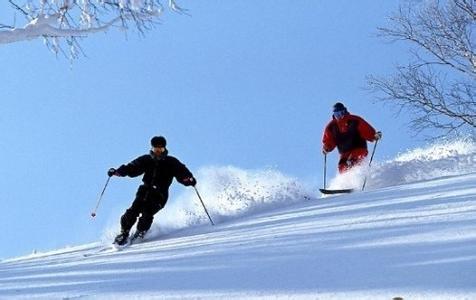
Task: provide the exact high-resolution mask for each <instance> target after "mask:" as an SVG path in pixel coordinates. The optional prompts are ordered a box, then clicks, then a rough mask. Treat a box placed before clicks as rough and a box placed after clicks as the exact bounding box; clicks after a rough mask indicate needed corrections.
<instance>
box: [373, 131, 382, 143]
mask: <svg viewBox="0 0 476 300" xmlns="http://www.w3.org/2000/svg"><path fill="white" fill-rule="evenodd" d="M381 138H382V132H381V131H377V132H376V133H375V140H376V141H378V140H380V139H381Z"/></svg>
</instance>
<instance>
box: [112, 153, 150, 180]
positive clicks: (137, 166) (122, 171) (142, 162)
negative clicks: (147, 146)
mask: <svg viewBox="0 0 476 300" xmlns="http://www.w3.org/2000/svg"><path fill="white" fill-rule="evenodd" d="M147 158H148V155H144V156H141V157H138V158H136V159H134V160H133V161H131V162H130V163H128V164H127V165H122V166H120V167H119V168H117V170H116V173H117V174H118V175H119V176H129V177H137V176H139V175H142V174H144V172H145V167H146V160H147Z"/></svg>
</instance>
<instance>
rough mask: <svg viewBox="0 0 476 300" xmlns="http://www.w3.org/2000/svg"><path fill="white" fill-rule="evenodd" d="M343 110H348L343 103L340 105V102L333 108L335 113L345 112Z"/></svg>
mask: <svg viewBox="0 0 476 300" xmlns="http://www.w3.org/2000/svg"><path fill="white" fill-rule="evenodd" d="M343 110H347V108H346V107H345V106H344V104H342V103H340V102H337V103H336V104H334V106H333V107H332V111H333V112H336V111H343Z"/></svg>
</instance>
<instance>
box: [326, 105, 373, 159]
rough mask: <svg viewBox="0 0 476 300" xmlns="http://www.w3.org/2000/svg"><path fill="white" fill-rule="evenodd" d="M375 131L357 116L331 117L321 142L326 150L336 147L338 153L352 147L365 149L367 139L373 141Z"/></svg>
mask: <svg viewBox="0 0 476 300" xmlns="http://www.w3.org/2000/svg"><path fill="white" fill-rule="evenodd" d="M375 133H376V131H375V129H374V128H373V127H372V126H371V125H370V124H369V123H367V122H366V121H365V120H364V119H362V118H361V117H359V116H355V115H351V114H348V115H345V116H344V117H342V118H341V119H336V118H334V117H332V120H331V121H330V122H329V124H327V126H326V128H325V130H324V136H323V137H322V143H323V147H324V150H326V151H327V152H331V151H332V150H334V148H335V147H337V149H338V150H339V153H340V154H344V153H346V152H349V151H352V150H354V149H367V141H369V142H373V141H374V140H375Z"/></svg>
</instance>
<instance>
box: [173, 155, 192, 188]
mask: <svg viewBox="0 0 476 300" xmlns="http://www.w3.org/2000/svg"><path fill="white" fill-rule="evenodd" d="M173 171H174V177H175V178H176V179H177V181H178V182H180V183H181V184H183V185H185V186H189V185H191V186H195V184H196V183H197V180H196V179H195V178H194V177H193V174H192V172H190V170H189V169H188V168H187V167H186V166H185V165H184V164H183V163H181V162H180V161H179V160H178V159H176V158H175V159H174V160H173Z"/></svg>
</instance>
